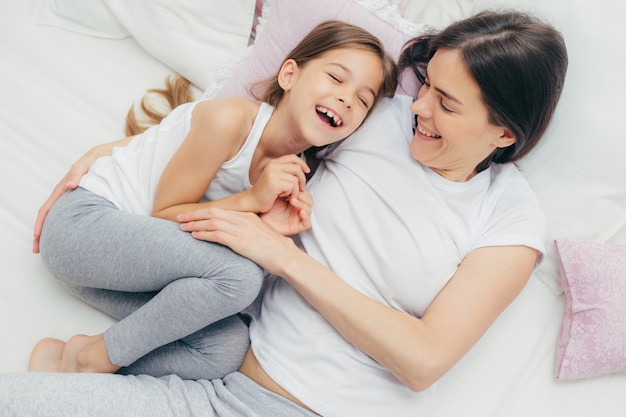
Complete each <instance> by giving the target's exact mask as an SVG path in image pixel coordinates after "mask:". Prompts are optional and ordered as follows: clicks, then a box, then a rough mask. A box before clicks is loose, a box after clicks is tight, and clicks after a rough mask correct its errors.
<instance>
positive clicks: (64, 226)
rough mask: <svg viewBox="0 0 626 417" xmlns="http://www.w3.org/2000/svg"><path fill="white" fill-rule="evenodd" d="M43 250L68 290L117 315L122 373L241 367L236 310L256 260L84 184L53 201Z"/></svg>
mask: <svg viewBox="0 0 626 417" xmlns="http://www.w3.org/2000/svg"><path fill="white" fill-rule="evenodd" d="M40 248H41V257H42V260H43V262H44V264H45V265H46V267H47V268H48V270H49V271H50V272H51V273H52V274H53V275H54V276H55V277H56V278H58V279H59V280H60V281H62V282H63V283H64V285H65V286H66V287H67V288H68V290H69V291H70V292H71V293H72V294H74V295H75V296H77V297H79V298H81V299H82V300H84V301H86V302H87V303H89V304H91V305H93V306H95V307H96V308H98V309H100V310H102V311H104V312H106V313H108V314H110V315H111V316H113V317H115V318H116V319H118V320H120V321H119V322H118V323H116V324H114V325H113V326H112V327H110V328H109V329H107V330H106V332H105V335H104V336H105V343H106V346H107V350H108V353H109V358H110V359H111V361H112V362H113V363H114V364H116V365H118V366H122V367H124V368H123V369H122V370H121V373H133V374H139V373H146V374H150V375H153V376H157V377H158V376H161V375H166V374H170V373H176V374H178V375H179V376H181V377H183V378H189V379H198V378H207V379H214V378H220V377H223V376H224V375H226V374H228V373H230V372H233V371H234V370H236V369H238V367H239V364H240V363H241V360H242V359H243V356H244V354H245V351H246V350H247V347H248V345H249V341H248V332H247V330H248V329H247V327H246V325H245V324H244V323H243V322H242V321H241V320H240V319H239V317H238V316H237V313H238V312H240V311H241V310H243V309H244V308H245V307H247V306H248V305H249V304H250V303H251V302H252V301H253V300H254V299H255V297H256V296H257V294H258V292H259V290H260V288H261V283H262V280H263V271H262V269H261V268H260V267H259V266H258V265H256V264H255V263H253V262H251V261H249V260H248V259H245V258H243V257H241V256H239V255H237V254H236V253H234V252H232V251H231V250H230V249H228V248H226V247H224V246H221V245H218V244H214V243H210V242H204V241H199V240H196V239H194V238H193V237H191V235H190V234H189V233H186V232H182V231H181V230H180V229H179V227H178V224H177V223H175V222H170V221H167V220H162V219H157V218H154V217H150V216H143V215H137V214H132V213H129V212H125V211H121V210H119V209H117V208H116V207H115V206H114V205H113V204H112V203H111V202H109V201H108V200H107V199H104V198H102V197H101V196H98V195H96V194H94V193H91V192H89V191H87V190H85V189H82V188H78V189H76V190H74V191H70V192H67V193H65V194H64V195H63V197H61V198H60V199H59V200H58V201H57V202H56V203H55V205H54V206H53V207H52V210H51V211H50V213H49V214H48V216H47V218H46V221H45V223H44V229H43V232H42V236H41V242H40Z"/></svg>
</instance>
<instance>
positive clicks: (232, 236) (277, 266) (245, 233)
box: [178, 207, 299, 274]
mask: <svg viewBox="0 0 626 417" xmlns="http://www.w3.org/2000/svg"><path fill="white" fill-rule="evenodd" d="M178 221H179V222H180V223H181V224H180V228H181V229H182V230H184V231H186V232H191V235H192V236H193V237H194V238H196V239H199V240H206V241H209V242H217V243H220V244H222V245H225V246H228V247H229V248H231V249H232V250H234V251H235V252H237V253H238V254H240V255H242V256H245V257H246V258H248V259H250V260H252V261H254V262H256V263H257V264H259V265H260V266H261V267H263V268H264V269H265V270H267V271H269V272H270V273H274V274H280V272H281V271H282V270H283V268H282V267H283V263H284V261H286V260H288V259H289V257H290V255H289V254H290V253H292V251H294V250H295V251H298V252H299V249H298V248H297V247H296V245H295V244H294V243H293V241H292V240H291V239H290V238H288V237H285V236H283V235H282V234H280V233H279V232H278V231H276V230H275V229H274V228H273V227H272V226H270V225H269V224H267V223H266V222H265V221H263V220H262V219H261V218H260V217H259V216H258V215H256V214H254V213H249V212H239V211H231V210H224V209H220V208H217V207H211V208H207V209H201V210H196V211H194V212H191V213H184V214H181V215H179V216H178Z"/></svg>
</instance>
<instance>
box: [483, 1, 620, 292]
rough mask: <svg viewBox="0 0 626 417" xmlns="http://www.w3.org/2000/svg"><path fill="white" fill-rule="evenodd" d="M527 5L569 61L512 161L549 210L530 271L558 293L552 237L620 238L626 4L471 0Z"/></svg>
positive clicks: (494, 4) (497, 5) (615, 240)
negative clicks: (525, 151)
mask: <svg viewBox="0 0 626 417" xmlns="http://www.w3.org/2000/svg"><path fill="white" fill-rule="evenodd" d="M506 7H508V8H511V7H515V8H517V9H521V10H526V11H529V12H532V13H534V14H536V15H539V16H540V17H543V18H544V19H545V20H547V21H549V22H551V23H552V24H553V25H554V26H555V27H556V28H557V29H559V30H560V31H561V32H562V33H563V36H564V38H565V42H566V44H567V50H568V55H569V68H568V73H567V78H566V82H565V89H564V91H563V96H562V98H561V102H560V103H559V107H558V109H557V114H556V117H555V120H554V122H553V124H552V126H551V128H550V129H549V130H548V132H547V133H546V136H545V137H544V139H543V140H542V143H540V145H539V147H538V148H537V149H535V150H533V151H532V152H531V154H530V155H529V156H528V157H526V158H524V159H523V160H522V161H520V163H519V166H520V168H521V170H522V172H523V174H524V176H525V177H526V178H527V179H528V181H529V182H530V185H531V186H532V187H533V189H534V190H535V192H536V193H537V195H538V197H539V201H540V203H541V205H542V207H543V208H544V210H545V211H546V214H547V216H548V240H549V242H548V243H547V244H546V247H547V248H548V253H547V256H546V259H545V261H544V262H543V264H542V265H541V267H540V268H539V269H538V271H537V275H538V276H539V278H540V279H541V280H542V281H543V282H545V283H546V284H547V285H548V286H550V287H551V288H552V289H553V290H554V291H555V292H556V293H557V294H560V293H562V287H561V283H560V279H559V262H558V261H559V258H558V253H557V252H556V249H555V247H554V245H553V244H552V242H553V241H554V240H557V239H566V238H568V239H582V240H594V241H597V242H612V243H626V236H624V233H621V235H620V233H619V231H620V229H621V230H624V227H625V225H626V128H624V117H625V115H626V100H624V97H626V83H625V82H624V80H623V78H624V75H623V74H624V71H625V70H626V54H624V53H622V51H623V50H624V45H626V31H625V30H624V22H626V8H624V7H623V5H622V3H621V2H618V1H613V2H600V3H598V2H593V1H588V0H570V1H567V2H565V1H564V2H557V1H551V2H550V1H545V0H476V3H475V5H474V10H473V12H477V11H480V10H484V9H486V8H506Z"/></svg>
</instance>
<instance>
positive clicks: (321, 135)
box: [29, 22, 397, 378]
mask: <svg viewBox="0 0 626 417" xmlns="http://www.w3.org/2000/svg"><path fill="white" fill-rule="evenodd" d="M396 78H397V73H396V67H395V64H394V63H393V62H392V61H391V60H390V59H389V58H388V57H387V56H386V55H385V53H384V50H383V47H382V45H381V44H380V42H379V41H378V39H376V38H375V37H374V36H372V35H371V34H370V33H368V32H366V31H365V30H363V29H361V28H358V27H355V26H352V25H348V24H345V23H342V22H327V23H325V24H321V25H319V26H318V27H316V28H315V29H314V30H313V31H312V32H311V33H310V34H309V35H307V36H306V37H305V38H304V39H303V40H302V41H301V42H300V44H298V45H297V46H296V47H295V48H294V50H293V51H292V52H291V53H290V54H289V55H288V57H287V59H286V60H285V61H284V62H283V64H282V66H281V68H280V70H279V71H278V73H277V75H276V77H275V78H274V79H273V80H272V81H271V82H270V83H269V84H268V85H269V88H268V89H267V91H266V94H265V97H264V102H263V103H261V104H257V103H255V102H253V101H250V100H248V99H245V98H227V99H222V100H213V101H211V100H201V101H197V102H193V103H187V104H184V105H181V106H178V107H177V108H176V109H174V110H173V112H172V113H171V114H170V115H169V116H168V117H167V118H165V119H164V120H163V121H162V122H161V123H160V124H159V125H158V126H155V127H152V128H150V129H148V130H147V131H146V132H145V133H143V134H141V135H138V136H136V137H134V138H127V139H126V140H123V141H121V142H118V145H119V144H122V145H124V146H121V147H116V148H114V149H113V151H112V155H110V156H102V157H100V158H98V159H97V160H96V162H95V163H94V164H93V166H92V167H91V169H90V170H89V172H88V174H87V175H85V176H84V177H83V179H82V180H81V182H80V187H79V188H77V189H76V190H73V191H71V192H68V193H66V194H64V195H63V196H62V198H60V199H59V200H58V202H56V203H55V204H54V206H53V207H52V209H51V210H50V212H49V214H48V215H47V218H46V221H45V224H44V227H43V231H42V233H41V241H40V243H41V248H40V249H41V255H42V259H43V261H44V263H45V265H46V267H47V268H48V269H49V270H50V271H51V272H52V273H53V274H54V275H55V276H56V277H57V278H58V279H60V280H61V281H62V282H63V283H64V284H65V285H66V286H67V287H68V289H69V290H70V291H71V292H72V293H74V294H75V295H77V296H78V297H79V298H82V299H83V300H85V301H87V302H88V303H90V304H92V305H94V306H96V307H98V308H100V309H101V310H103V311H105V312H107V313H109V314H111V315H112V316H113V317H115V318H118V319H120V320H121V321H120V322H118V323H116V324H115V325H113V326H112V327H111V328H109V329H108V330H107V331H106V332H104V333H103V334H100V335H97V336H90V337H88V336H84V335H77V336H75V337H73V338H71V339H70V340H69V341H68V342H67V343H64V342H62V341H60V340H56V339H44V340H43V341H42V342H40V343H39V344H38V345H37V346H36V347H35V349H34V351H33V354H32V357H31V362H30V366H29V368H30V370H38V371H41V370H45V371H80V372H115V371H118V370H119V369H120V368H121V367H126V369H123V370H122V372H124V373H147V374H151V375H157V376H159V375H164V374H169V373H177V374H179V375H181V376H183V377H185V378H200V377H202V378H206V377H220V376H223V375H226V374H227V373H229V372H232V371H234V370H235V369H237V367H238V366H239V364H240V363H241V360H242V358H243V355H244V353H245V350H246V348H247V345H248V343H247V340H248V336H247V327H246V326H245V324H244V323H243V322H241V320H240V319H239V318H238V317H237V316H236V313H238V312H239V311H241V310H242V309H244V308H245V307H246V306H248V305H249V304H250V303H251V302H252V301H253V300H254V298H255V297H256V296H257V294H258V291H259V289H260V286H261V283H262V278H263V271H262V269H261V268H260V267H258V266H257V265H256V264H254V263H253V262H250V261H249V260H247V259H245V258H243V257H240V256H238V255H236V254H234V253H232V252H231V251H230V250H229V249H228V248H225V247H223V246H221V245H218V244H212V243H208V242H201V241H198V240H195V239H193V238H192V237H191V236H190V235H189V234H187V233H184V232H182V231H180V230H179V228H178V224H177V223H175V222H173V221H169V220H175V219H176V216H177V215H178V214H180V213H183V212H186V211H189V210H192V209H198V208H207V207H221V208H227V209H232V210H238V211H246V212H252V213H257V214H262V215H263V216H264V218H265V219H266V220H267V221H268V222H269V223H270V224H272V225H273V226H275V227H276V228H277V230H278V231H280V232H281V233H284V234H293V233H296V232H299V231H301V230H303V229H305V228H307V227H308V225H309V218H308V216H309V214H310V208H311V205H312V201H311V196H310V195H309V194H308V192H306V191H305V189H304V185H305V174H306V173H308V172H309V168H308V167H307V165H306V163H305V162H304V161H303V160H302V159H301V158H299V157H298V156H297V155H298V154H300V153H302V152H303V151H305V150H306V149H308V148H310V147H320V146H325V145H327V144H330V143H333V142H336V141H338V140H340V139H343V138H345V137H346V136H348V135H349V134H351V133H352V132H353V131H354V130H355V129H356V128H357V127H359V125H360V124H361V123H362V122H363V120H364V119H365V117H366V115H367V114H368V112H369V110H370V109H371V108H372V107H373V106H374V105H375V104H376V103H377V101H378V100H379V98H380V97H383V96H391V95H393V93H394V91H395V87H396ZM107 149H111V147H103V148H101V149H100V151H104V150H107ZM148 215H151V216H148ZM140 236H143V238H140ZM222 319H224V320H222ZM220 320H222V321H221V322H220V323H219V325H218V326H217V327H219V328H220V332H226V333H227V334H229V337H226V338H225V339H227V340H228V343H226V344H221V345H219V346H206V345H205V343H204V341H205V340H207V333H206V332H207V331H206V330H202V329H204V328H205V327H206V326H208V325H209V324H212V323H215V322H218V321H220ZM146 323H151V324H150V325H149V326H148V325H146ZM181 339H182V340H181ZM182 356H188V358H187V359H184V360H183V359H181V357H182Z"/></svg>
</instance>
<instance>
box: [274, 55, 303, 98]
mask: <svg viewBox="0 0 626 417" xmlns="http://www.w3.org/2000/svg"><path fill="white" fill-rule="evenodd" d="M297 71H298V64H297V63H296V61H294V60H293V59H287V60H286V61H285V62H283V65H281V67H280V70H279V71H278V85H280V87H281V88H282V89H283V90H284V91H289V90H290V89H291V86H292V85H293V81H294V76H295V74H296V72H297Z"/></svg>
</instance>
